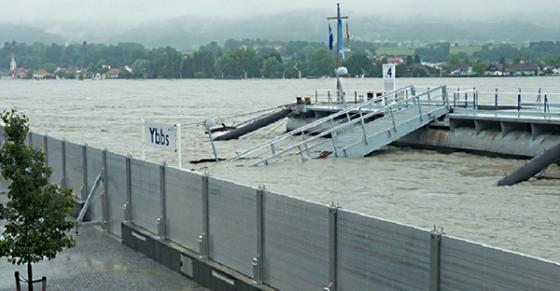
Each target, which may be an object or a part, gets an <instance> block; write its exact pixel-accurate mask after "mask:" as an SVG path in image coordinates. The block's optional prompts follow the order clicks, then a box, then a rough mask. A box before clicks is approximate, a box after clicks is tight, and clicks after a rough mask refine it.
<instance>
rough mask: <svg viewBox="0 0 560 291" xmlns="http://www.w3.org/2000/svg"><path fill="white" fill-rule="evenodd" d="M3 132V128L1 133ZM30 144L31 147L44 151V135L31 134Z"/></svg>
mask: <svg viewBox="0 0 560 291" xmlns="http://www.w3.org/2000/svg"><path fill="white" fill-rule="evenodd" d="M3 130H4V128H2V131H3ZM31 144H32V145H33V147H34V148H36V149H40V150H43V151H44V150H45V144H44V135H42V134H38V133H34V132H31Z"/></svg>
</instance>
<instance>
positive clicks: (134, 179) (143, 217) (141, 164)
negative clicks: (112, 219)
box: [130, 159, 161, 234]
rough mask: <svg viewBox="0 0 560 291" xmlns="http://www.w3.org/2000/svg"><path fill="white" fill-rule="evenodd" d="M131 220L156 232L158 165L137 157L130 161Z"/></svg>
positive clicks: (159, 216) (159, 213) (158, 195)
mask: <svg viewBox="0 0 560 291" xmlns="http://www.w3.org/2000/svg"><path fill="white" fill-rule="evenodd" d="M130 180H131V192H132V202H131V211H132V212H131V214H132V220H133V221H134V223H135V224H136V225H138V226H141V227H143V228H145V229H147V230H149V231H151V232H153V233H156V234H157V233H158V225H157V222H158V219H160V218H161V205H160V202H161V200H160V191H161V189H160V166H159V165H156V164H153V163H150V162H146V161H142V160H137V159H131V161H130Z"/></svg>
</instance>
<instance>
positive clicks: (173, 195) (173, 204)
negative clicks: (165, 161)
mask: <svg viewBox="0 0 560 291" xmlns="http://www.w3.org/2000/svg"><path fill="white" fill-rule="evenodd" d="M202 206H203V204H202V175H199V174H196V173H192V172H187V171H184V170H179V169H176V168H172V167H168V168H166V169H165V208H166V213H167V220H166V233H167V237H168V238H169V239H170V240H172V241H174V242H176V243H178V244H180V245H182V246H184V247H186V248H188V249H191V250H198V249H199V243H198V236H199V235H201V234H202V232H203V227H202Z"/></svg>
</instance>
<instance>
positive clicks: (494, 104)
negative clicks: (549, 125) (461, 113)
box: [452, 88, 560, 115]
mask: <svg viewBox="0 0 560 291" xmlns="http://www.w3.org/2000/svg"><path fill="white" fill-rule="evenodd" d="M452 107H453V108H457V109H465V110H472V111H477V110H510V111H511V110H513V111H518V112H525V113H542V115H547V114H550V113H560V92H550V91H548V90H545V89H542V88H538V89H537V90H535V91H533V90H531V91H529V90H527V89H523V88H519V89H518V90H517V91H509V90H508V91H504V90H500V89H499V88H495V89H494V90H479V89H477V88H469V89H459V88H458V89H457V90H454V91H453V102H452Z"/></svg>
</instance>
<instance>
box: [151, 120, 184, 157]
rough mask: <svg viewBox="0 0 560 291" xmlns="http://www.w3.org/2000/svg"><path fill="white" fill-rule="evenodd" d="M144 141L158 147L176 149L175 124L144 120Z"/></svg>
mask: <svg viewBox="0 0 560 291" xmlns="http://www.w3.org/2000/svg"><path fill="white" fill-rule="evenodd" d="M144 143H145V144H147V145H150V146H153V147H156V148H160V149H168V150H174V151H175V150H177V147H176V144H177V125H176V124H164V123H156V122H144Z"/></svg>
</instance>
